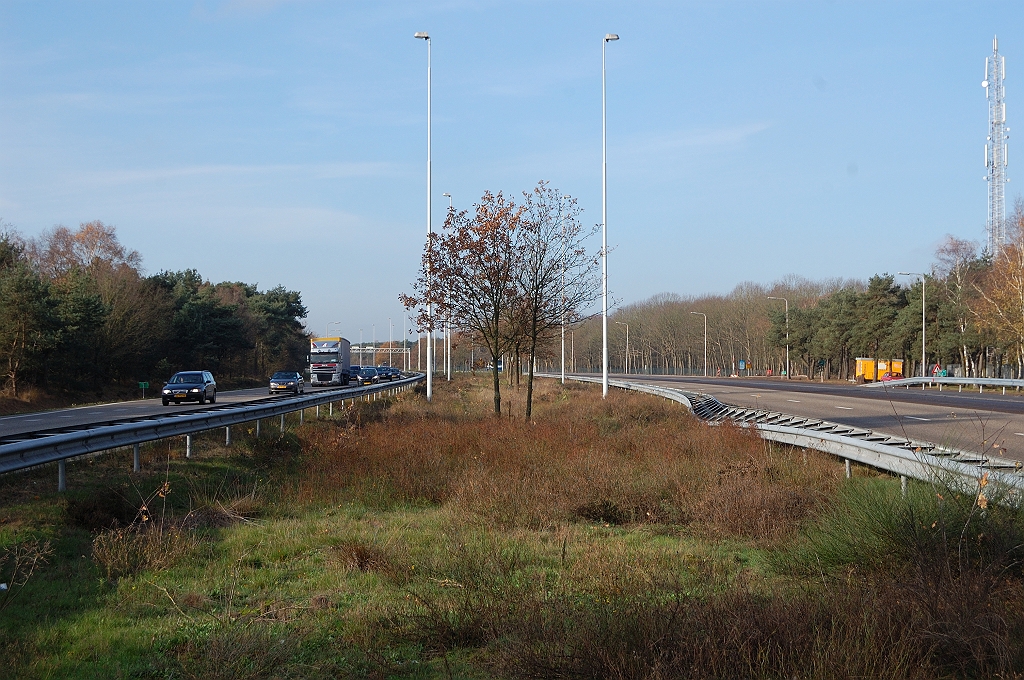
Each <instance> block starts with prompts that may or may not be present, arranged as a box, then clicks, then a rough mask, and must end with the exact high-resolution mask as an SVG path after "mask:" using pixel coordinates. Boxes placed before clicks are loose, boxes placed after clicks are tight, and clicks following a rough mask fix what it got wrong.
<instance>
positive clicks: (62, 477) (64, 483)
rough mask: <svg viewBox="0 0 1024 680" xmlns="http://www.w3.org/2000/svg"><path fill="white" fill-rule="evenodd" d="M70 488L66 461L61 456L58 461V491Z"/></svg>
mask: <svg viewBox="0 0 1024 680" xmlns="http://www.w3.org/2000/svg"><path fill="white" fill-rule="evenodd" d="M67 490H68V471H67V467H66V465H65V463H64V459H63V458H61V459H60V460H58V461H57V491H67Z"/></svg>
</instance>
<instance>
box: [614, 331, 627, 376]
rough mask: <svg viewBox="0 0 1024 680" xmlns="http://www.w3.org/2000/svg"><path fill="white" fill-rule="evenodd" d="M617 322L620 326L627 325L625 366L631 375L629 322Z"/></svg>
mask: <svg viewBox="0 0 1024 680" xmlns="http://www.w3.org/2000/svg"><path fill="white" fill-rule="evenodd" d="M615 323H617V324H618V325H620V326H625V327H626V362H625V363H626V366H625V368H626V375H629V324H628V323H626V322H625V321H616V322H615Z"/></svg>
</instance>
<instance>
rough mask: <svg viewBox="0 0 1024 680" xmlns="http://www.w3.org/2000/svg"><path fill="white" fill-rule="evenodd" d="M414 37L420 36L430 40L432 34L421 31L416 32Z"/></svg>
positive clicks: (421, 38)
mask: <svg viewBox="0 0 1024 680" xmlns="http://www.w3.org/2000/svg"><path fill="white" fill-rule="evenodd" d="M412 37H414V38H419V39H420V40H430V34H429V33H427V32H426V31H419V32H418V33H414V34H413V36H412Z"/></svg>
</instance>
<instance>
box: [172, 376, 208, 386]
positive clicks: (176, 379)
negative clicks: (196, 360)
mask: <svg viewBox="0 0 1024 680" xmlns="http://www.w3.org/2000/svg"><path fill="white" fill-rule="evenodd" d="M201 382H203V374H202V373H175V374H174V375H173V376H172V377H171V379H170V380H168V381H167V383H168V384H169V385H190V384H192V383H201Z"/></svg>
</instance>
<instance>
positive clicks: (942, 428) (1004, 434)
mask: <svg viewBox="0 0 1024 680" xmlns="http://www.w3.org/2000/svg"><path fill="white" fill-rule="evenodd" d="M615 378H616V379H620V380H630V381H633V382H644V383H650V384H654V385H661V386H665V387H676V388H679V389H683V390H689V391H693V392H703V393H705V394H710V395H712V396H714V397H715V398H717V399H718V400H719V401H721V402H724V403H727V404H733V405H736V406H746V407H750V408H760V409H766V410H771V411H781V412H782V413H789V414H792V415H798V416H806V417H810V418H820V419H822V420H829V421H832V422H836V423H842V424H844V425H851V426H854V427H860V428H864V429H868V430H877V431H879V432H885V433H888V434H893V435H896V436H903V437H907V438H910V439H919V440H924V441H929V442H933V443H936V444H940V445H943V446H949V447H954V448H962V449H966V450H969V451H977V452H982V451H989V452H991V453H995V454H996V455H1002V456H1005V457H1007V458H1011V459H1014V460H1021V461H1024V393H1021V394H1019V395H1018V394H1017V393H1016V392H1014V393H1010V392H1007V394H1006V395H1005V396H1004V395H1002V394H999V393H995V392H987V393H984V394H979V393H978V392H977V391H973V392H969V391H966V390H965V391H964V392H962V393H961V392H957V391H956V388H954V389H952V390H949V389H946V390H943V391H942V392H939V391H938V390H937V389H929V390H921V389H920V388H917V389H914V388H913V387H911V388H910V389H909V390H908V389H906V388H905V387H903V388H877V387H874V388H867V387H863V386H858V385H849V386H846V385H835V384H827V383H826V384H821V383H813V382H809V381H796V380H793V381H787V380H783V379H774V380H773V379H758V378H690V377H680V376H641V375H630V376H624V375H616V376H615Z"/></svg>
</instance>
